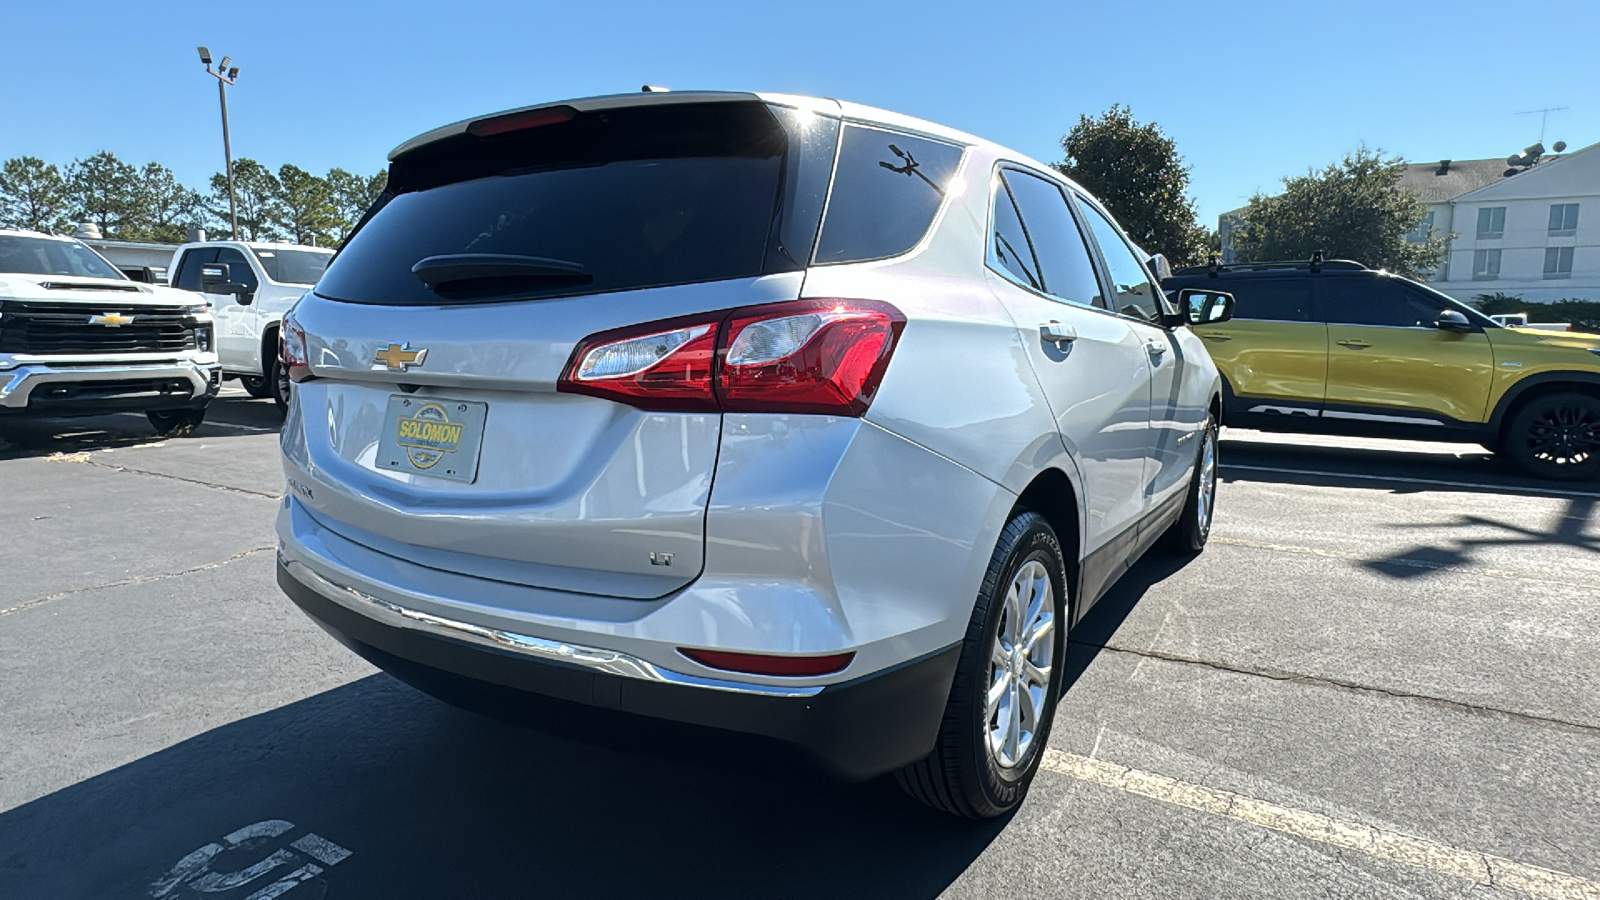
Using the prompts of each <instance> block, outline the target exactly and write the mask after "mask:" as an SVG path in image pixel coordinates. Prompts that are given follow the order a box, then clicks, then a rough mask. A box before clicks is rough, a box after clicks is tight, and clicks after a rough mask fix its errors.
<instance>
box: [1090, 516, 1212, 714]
mask: <svg viewBox="0 0 1600 900" xmlns="http://www.w3.org/2000/svg"><path fill="white" fill-rule="evenodd" d="M1197 558H1198V555H1197V554H1189V553H1173V552H1167V551H1163V550H1162V549H1160V548H1159V547H1158V548H1156V549H1153V550H1151V551H1150V552H1148V553H1146V554H1145V555H1144V556H1142V557H1140V559H1139V561H1138V562H1136V563H1134V564H1133V567H1132V568H1130V569H1128V571H1127V573H1126V574H1124V575H1123V576H1122V578H1121V579H1119V580H1118V581H1117V583H1116V584H1114V585H1112V586H1111V590H1109V591H1107V592H1106V595H1105V596H1104V597H1101V598H1100V600H1099V602H1097V603H1096V604H1095V605H1094V606H1093V607H1092V608H1090V610H1089V612H1088V613H1087V614H1086V615H1085V616H1084V617H1083V618H1082V619H1080V620H1079V621H1078V623H1077V624H1076V625H1074V626H1072V631H1071V633H1070V635H1069V638H1068V639H1069V640H1070V641H1071V643H1072V647H1071V648H1070V650H1069V652H1068V653H1067V665H1066V668H1065V670H1064V675H1063V679H1062V683H1061V684H1062V688H1061V689H1062V691H1063V692H1066V691H1069V690H1071V689H1072V685H1073V684H1075V683H1076V682H1077V680H1078V677H1079V676H1080V675H1082V674H1083V673H1084V671H1085V670H1087V669H1088V668H1089V666H1090V664H1091V663H1093V662H1094V660H1095V658H1096V657H1097V656H1099V655H1100V652H1101V651H1102V650H1104V649H1105V646H1106V645H1107V644H1109V643H1110V642H1111V639H1112V637H1114V636H1115V635H1116V633H1117V629H1119V628H1121V627H1122V623H1123V622H1124V621H1126V620H1127V618H1128V616H1129V614H1131V613H1132V612H1133V610H1134V607H1136V606H1138V605H1139V601H1140V600H1141V599H1142V598H1143V597H1144V595H1145V594H1147V593H1149V591H1150V589H1151V588H1152V587H1155V586H1156V585H1158V584H1160V583H1161V582H1163V581H1166V580H1167V579H1168V578H1171V577H1172V576H1173V575H1176V574H1178V573H1179V572H1180V571H1182V570H1183V569H1184V567H1185V566H1188V565H1189V564H1190V563H1191V562H1194V560H1195V559H1197Z"/></svg>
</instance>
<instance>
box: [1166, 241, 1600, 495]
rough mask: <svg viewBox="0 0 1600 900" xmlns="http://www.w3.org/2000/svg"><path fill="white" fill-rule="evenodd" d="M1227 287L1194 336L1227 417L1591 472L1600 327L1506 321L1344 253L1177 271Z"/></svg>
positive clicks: (1179, 277) (1170, 282)
mask: <svg viewBox="0 0 1600 900" xmlns="http://www.w3.org/2000/svg"><path fill="white" fill-rule="evenodd" d="M1162 285H1163V287H1164V288H1165V289H1166V290H1168V291H1170V292H1174V293H1175V292H1176V291H1178V290H1179V289H1182V288H1189V287H1201V288H1213V289H1215V290H1221V291H1227V292H1229V293H1231V294H1233V296H1234V298H1235V301H1236V303H1237V306H1236V307H1235V309H1234V314H1233V320H1232V321H1229V322H1226V323H1223V324H1221V325H1205V326H1200V327H1198V328H1197V329H1196V332H1197V333H1198V334H1199V335H1200V337H1201V338H1202V339H1204V340H1205V342H1206V348H1207V349H1208V350H1210V351H1211V358H1212V359H1214V360H1215V361H1216V363H1217V368H1218V369H1220V370H1221V371H1222V376H1223V385H1222V387H1223V392H1224V395H1225V396H1224V400H1223V414H1222V419H1223V422H1224V423H1225V424H1228V425H1236V426H1239V427H1244V428H1260V429H1264V430H1271V431H1298V432H1322V433H1335V434H1354V435H1364V436H1373V437H1400V438H1417V439H1423V440H1440V441H1452V440H1460V441H1473V442H1476V443H1480V444H1482V445H1484V446H1485V447H1488V448H1489V449H1490V450H1493V451H1494V452H1496V453H1498V454H1500V455H1502V456H1504V457H1506V458H1507V459H1509V460H1510V461H1511V462H1513V463H1515V464H1516V465H1517V466H1518V467H1520V468H1521V469H1523V470H1524V471H1526V472H1528V473H1529V474H1532V475H1535V476H1538V477H1541V478H1557V479H1563V480H1580V479H1594V478H1600V335H1590V334H1576V333H1571V332H1551V331H1532V330H1525V329H1520V328H1504V327H1501V326H1500V325H1499V324H1497V323H1496V322H1494V321H1493V320H1492V319H1490V318H1488V317H1487V316H1484V315H1482V314H1481V313H1479V312H1477V311H1476V310H1474V309H1472V308H1471V307H1468V306H1466V305H1465V304H1462V303H1460V302H1458V301H1456V300H1454V299H1452V298H1450V297H1447V296H1445V295H1444V294H1441V293H1439V292H1438V291H1435V290H1433V289H1431V288H1428V287H1426V286H1424V285H1421V284H1418V283H1416V282H1414V281H1411V280H1409V279H1406V278H1401V277H1399V276H1396V275H1390V274H1389V273H1387V272H1377V271H1373V270H1371V269H1368V268H1366V267H1365V266H1362V265H1361V264H1360V263H1354V262H1348V261H1345V260H1329V261H1327V262H1321V261H1320V260H1313V261H1312V262H1309V263H1306V262H1300V263H1252V264H1248V265H1238V266H1215V265H1213V266H1196V267H1192V268H1187V269H1180V270H1178V271H1177V272H1174V273H1173V275H1172V276H1171V277H1169V278H1167V279H1166V280H1164V281H1163V282H1162Z"/></svg>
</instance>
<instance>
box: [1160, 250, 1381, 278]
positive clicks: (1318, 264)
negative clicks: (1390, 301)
mask: <svg viewBox="0 0 1600 900" xmlns="http://www.w3.org/2000/svg"><path fill="white" fill-rule="evenodd" d="M1265 269H1309V270H1310V271H1312V272H1320V271H1322V270H1323V269H1343V270H1355V271H1362V272H1364V271H1366V269H1367V267H1366V266H1364V265H1362V264H1361V263H1358V262H1356V261H1355V260H1353V259H1326V260H1325V259H1323V258H1322V251H1321V250H1318V251H1317V252H1315V253H1313V254H1311V258H1310V259H1268V260H1262V261H1260V262H1242V263H1228V264H1227V265H1223V264H1222V263H1220V262H1218V261H1217V257H1216V255H1215V254H1212V257H1211V262H1209V263H1207V264H1206V265H1203V266H1184V267H1183V268H1181V269H1177V270H1175V271H1174V272H1173V273H1172V274H1173V275H1210V276H1211V277H1212V278H1215V277H1217V275H1218V274H1219V273H1221V272H1258V271H1262V270H1265Z"/></svg>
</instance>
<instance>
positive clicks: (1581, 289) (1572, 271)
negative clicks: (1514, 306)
mask: <svg viewBox="0 0 1600 900" xmlns="http://www.w3.org/2000/svg"><path fill="white" fill-rule="evenodd" d="M1497 162H1498V163H1499V164H1500V166H1501V168H1502V171H1503V170H1504V162H1503V161H1497ZM1408 174H1409V173H1408ZM1402 186H1405V182H1404V181H1402ZM1424 199H1425V200H1427V199H1428V198H1426V197H1425V198H1424ZM1428 209H1429V211H1428V215H1429V216H1431V217H1432V227H1433V228H1435V229H1437V230H1439V231H1442V232H1445V233H1447V234H1448V233H1452V232H1453V233H1455V235H1456V238H1455V240H1453V241H1451V242H1450V249H1449V252H1448V253H1447V254H1446V257H1445V261H1444V264H1443V265H1441V266H1440V267H1439V269H1438V271H1436V272H1434V273H1433V277H1432V279H1430V282H1429V283H1430V284H1431V285H1432V286H1433V287H1434V288H1437V289H1438V290H1441V291H1444V292H1445V293H1447V294H1449V295H1451V296H1452V297H1455V298H1456V299H1458V300H1471V299H1472V298H1473V297H1475V296H1477V295H1479V294H1493V293H1505V294H1514V295H1517V296H1520V297H1522V299H1523V300H1526V301H1528V302H1530V303H1549V302H1551V301H1553V300H1562V299H1567V298H1572V299H1582V300H1600V144H1593V145H1591V146H1588V147H1585V148H1584V149H1582V150H1579V151H1576V152H1574V153H1569V154H1567V155H1565V156H1560V157H1555V158H1552V159H1547V160H1545V161H1543V162H1540V163H1539V164H1537V165H1535V166H1533V167H1531V168H1528V169H1526V170H1525V171H1521V172H1518V173H1517V174H1515V175H1511V176H1507V177H1501V178H1499V179H1496V180H1494V181H1492V182H1490V183H1488V184H1485V185H1483V186H1482V187H1478V188H1476V189H1474V190H1471V191H1468V192H1466V193H1464V194H1461V195H1460V196H1457V197H1454V198H1452V199H1449V200H1447V201H1444V202H1430V203H1429V207H1428ZM1424 223H1425V224H1426V223H1427V220H1426V219H1425V220H1424Z"/></svg>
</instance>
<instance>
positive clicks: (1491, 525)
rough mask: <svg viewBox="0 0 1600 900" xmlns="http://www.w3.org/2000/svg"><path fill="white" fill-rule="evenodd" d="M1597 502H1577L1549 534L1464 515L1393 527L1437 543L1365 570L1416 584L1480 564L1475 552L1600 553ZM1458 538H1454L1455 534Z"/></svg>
mask: <svg viewBox="0 0 1600 900" xmlns="http://www.w3.org/2000/svg"><path fill="white" fill-rule="evenodd" d="M1597 505H1600V502H1597V500H1596V498H1593V497H1573V498H1572V499H1570V500H1568V501H1567V502H1566V507H1565V508H1564V509H1562V510H1561V512H1559V513H1557V514H1556V516H1555V522H1554V525H1553V526H1552V527H1551V528H1550V529H1549V530H1545V531H1541V530H1538V529H1534V528H1528V527H1526V526H1522V525H1516V524H1513V523H1510V522H1502V521H1499V520H1497V519H1492V518H1489V517H1487V516H1479V515H1463V516H1457V517H1456V518H1455V520H1454V521H1450V522H1429V523H1418V524H1414V525H1393V526H1390V527H1392V528H1395V529H1403V530H1408V531H1428V532H1432V533H1433V534H1434V535H1436V542H1435V543H1433V544H1428V545H1421V546H1416V547H1410V548H1406V549H1402V550H1398V551H1396V552H1394V553H1391V554H1389V555H1387V556H1384V557H1382V558H1379V559H1373V560H1369V561H1367V562H1365V563H1363V564H1362V565H1363V566H1365V567H1366V568H1367V569H1369V570H1371V571H1374V572H1377V573H1379V574H1382V575H1386V576H1388V577H1390V578H1416V577H1420V576H1424V575H1428V574H1431V571H1432V570H1434V569H1441V568H1465V567H1468V566H1472V565H1475V564H1476V563H1477V559H1476V555H1477V551H1479V550H1482V549H1486V548H1490V547H1523V548H1526V549H1528V550H1531V551H1537V550H1539V549H1541V548H1550V547H1568V548H1572V549H1574V550H1583V551H1587V552H1589V553H1600V534H1595V533H1592V532H1591V531H1590V530H1589V525H1590V521H1591V519H1593V517H1594V511H1595V507H1596V506H1597ZM1452 532H1455V533H1452Z"/></svg>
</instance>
